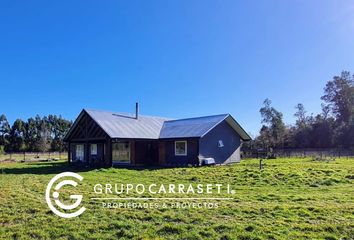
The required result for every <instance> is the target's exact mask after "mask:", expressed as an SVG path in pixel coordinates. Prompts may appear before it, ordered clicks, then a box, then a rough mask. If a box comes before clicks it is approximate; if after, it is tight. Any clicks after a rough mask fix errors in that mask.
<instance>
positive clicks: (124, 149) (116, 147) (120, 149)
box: [112, 142, 130, 163]
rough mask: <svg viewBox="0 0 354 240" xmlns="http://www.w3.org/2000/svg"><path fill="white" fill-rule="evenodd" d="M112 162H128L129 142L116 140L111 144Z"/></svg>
mask: <svg viewBox="0 0 354 240" xmlns="http://www.w3.org/2000/svg"><path fill="white" fill-rule="evenodd" d="M112 161H113V163H130V144H129V142H118V143H113V144H112Z"/></svg>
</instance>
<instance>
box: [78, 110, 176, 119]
mask: <svg viewBox="0 0 354 240" xmlns="http://www.w3.org/2000/svg"><path fill="white" fill-rule="evenodd" d="M84 110H85V111H95V112H103V113H111V114H112V115H115V116H117V117H128V118H131V117H135V113H128V112H113V111H107V110H100V109H89V108H84ZM139 116H140V117H150V118H159V119H163V120H165V121H170V120H174V119H172V118H167V117H161V116H152V115H145V114H139Z"/></svg>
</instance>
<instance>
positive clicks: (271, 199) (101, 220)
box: [0, 158, 354, 239]
mask: <svg viewBox="0 0 354 240" xmlns="http://www.w3.org/2000/svg"><path fill="white" fill-rule="evenodd" d="M258 164H259V162H258V161H257V160H243V161H242V162H241V163H240V164H236V165H232V166H222V167H202V168H174V169H150V170H131V169H118V168H111V169H96V170H81V171H80V170H78V169H75V168H73V167H70V166H68V165H67V163H66V162H64V161H60V162H52V163H50V162H49V163H0V173H2V174H0V236H1V238H4V239H8V238H9V239H12V238H19V239H27V238H44V239H97V238H99V239H117V238H125V239H132V238H133V239H166V238H167V239H180V238H183V239H353V238H354V185H353V181H354V159H344V158H342V159H336V161H333V162H318V161H312V160H311V159H275V160H267V161H266V164H265V168H264V169H263V170H262V172H260V170H259V166H258ZM67 170H69V171H74V172H77V173H79V174H80V175H81V176H83V177H84V181H83V183H82V185H81V186H80V193H82V194H83V195H84V200H83V205H84V206H85V207H86V208H87V210H86V212H84V213H83V214H82V215H81V216H79V217H76V218H72V219H63V218H60V217H58V216H56V215H54V214H53V213H52V212H51V211H50V210H49V208H48V207H47V204H46V202H45V199H44V192H45V188H46V185H47V184H48V182H49V180H50V179H51V178H52V177H53V176H54V175H55V174H57V173H60V172H63V171H67ZM111 182H113V183H116V182H119V183H121V182H123V183H128V182H129V183H144V184H148V183H193V184H197V183H223V184H231V185H233V189H235V190H236V194H235V195H234V196H233V199H232V200H221V201H219V200H217V201H219V207H218V208H215V209H207V208H201V209H200V208H197V209H195V208H191V209H170V208H161V209H159V208H158V209H155V208H151V209H150V208H148V209H144V208H143V209H127V208H118V209H107V208H102V206H101V203H102V201H95V200H92V199H90V197H92V196H93V195H94V194H93V193H92V191H93V190H92V186H93V185H94V184H96V183H111ZM63 190H64V189H63ZM65 191H66V190H65ZM144 196H149V195H144ZM221 196H223V197H225V196H224V195H221ZM148 201H161V200H148ZM166 201H167V202H168V201H170V200H166ZM193 201H200V200H193Z"/></svg>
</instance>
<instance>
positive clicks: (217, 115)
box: [166, 113, 230, 122]
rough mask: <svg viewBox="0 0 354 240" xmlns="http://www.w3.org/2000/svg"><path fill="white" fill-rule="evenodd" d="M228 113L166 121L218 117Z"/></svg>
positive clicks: (174, 120)
mask: <svg viewBox="0 0 354 240" xmlns="http://www.w3.org/2000/svg"><path fill="white" fill-rule="evenodd" d="M228 115H230V114H229V113H223V114H216V115H207V116H201V117H191V118H180V119H173V120H167V121H166V122H176V121H183V120H192V119H201V118H208V117H220V116H225V117H226V116H228Z"/></svg>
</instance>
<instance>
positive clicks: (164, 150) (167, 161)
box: [159, 138, 199, 166]
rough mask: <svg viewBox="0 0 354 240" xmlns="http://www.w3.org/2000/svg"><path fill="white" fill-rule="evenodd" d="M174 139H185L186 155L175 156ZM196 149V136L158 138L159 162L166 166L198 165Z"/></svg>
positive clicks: (197, 147)
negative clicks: (187, 137)
mask: <svg viewBox="0 0 354 240" xmlns="http://www.w3.org/2000/svg"><path fill="white" fill-rule="evenodd" d="M175 141H187V156H175ZM198 151H199V143H198V139H197V138H189V139H169V140H160V143H159V163H160V164H161V165H167V166H186V165H188V164H191V165H198V164H199V159H198V154H199V152H198Z"/></svg>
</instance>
